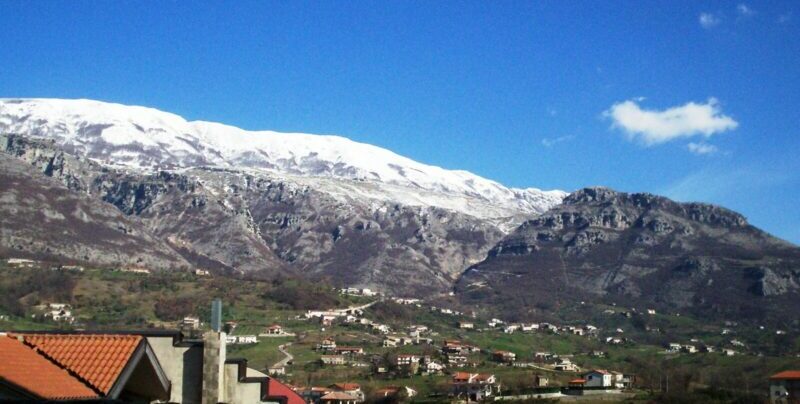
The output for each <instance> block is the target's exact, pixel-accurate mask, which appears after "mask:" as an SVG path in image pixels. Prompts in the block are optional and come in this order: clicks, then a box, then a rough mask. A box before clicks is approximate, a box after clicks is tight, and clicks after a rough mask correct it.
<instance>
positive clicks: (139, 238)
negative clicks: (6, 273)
mask: <svg viewBox="0 0 800 404" xmlns="http://www.w3.org/2000/svg"><path fill="white" fill-rule="evenodd" d="M38 157H41V158H42V159H43V160H42V161H49V162H47V163H45V164H43V165H42V166H41V167H32V166H29V165H26V164H21V163H20V161H19V160H17V159H14V158H12V157H10V156H8V155H5V154H2V153H0V190H2V192H1V193H0V255H2V256H5V257H14V258H32V259H41V260H53V261H59V262H63V263H90V264H94V265H99V266H114V267H140V268H174V269H181V268H183V269H188V268H189V266H190V264H189V262H187V261H186V260H185V259H184V258H183V257H182V256H181V255H180V254H179V253H178V252H177V251H175V250H173V249H172V248H170V246H169V245H167V244H165V243H163V241H162V240H160V239H159V238H158V237H156V236H154V235H153V234H152V233H150V232H149V231H148V230H147V229H146V228H144V227H143V226H142V225H141V224H140V223H138V222H137V221H136V220H131V219H130V218H128V217H126V216H125V215H124V214H122V213H121V212H119V211H118V210H117V209H115V208H114V207H113V206H111V205H107V204H105V203H102V202H100V201H98V200H96V199H93V198H91V197H89V196H87V195H84V194H81V193H77V192H72V191H70V190H69V189H68V188H67V187H66V186H64V185H63V184H62V183H59V182H58V181H56V180H54V179H53V178H49V177H47V176H46V175H44V172H51V173H52V172H53V171H52V168H53V167H54V166H55V165H58V164H60V163H59V162H58V159H59V158H60V157H58V158H57V157H56V155H51V158H50V159H48V158H46V156H43V155H38ZM64 181H66V182H71V181H73V179H70V178H69V177H64Z"/></svg>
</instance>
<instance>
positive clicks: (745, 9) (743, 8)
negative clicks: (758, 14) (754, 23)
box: [736, 3, 755, 17]
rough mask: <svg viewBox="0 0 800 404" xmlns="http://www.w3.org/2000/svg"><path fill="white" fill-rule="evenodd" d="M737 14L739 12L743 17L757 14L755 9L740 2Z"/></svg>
mask: <svg viewBox="0 0 800 404" xmlns="http://www.w3.org/2000/svg"><path fill="white" fill-rule="evenodd" d="M736 14H739V16H741V17H749V16H751V15H753V14H755V11H753V9H752V8H750V7H749V6H748V5H747V4H744V3H739V5H737V6H736Z"/></svg>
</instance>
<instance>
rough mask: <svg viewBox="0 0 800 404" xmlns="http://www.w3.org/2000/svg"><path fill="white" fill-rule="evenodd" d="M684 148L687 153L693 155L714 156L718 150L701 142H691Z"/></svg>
mask: <svg viewBox="0 0 800 404" xmlns="http://www.w3.org/2000/svg"><path fill="white" fill-rule="evenodd" d="M686 148H687V149H689V151H690V152H692V153H694V154H714V153H716V152H717V151H718V150H719V149H717V146H714V145H712V144H708V143H702V142H701V143H694V142H691V143H689V144H687V145H686Z"/></svg>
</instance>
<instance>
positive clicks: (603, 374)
mask: <svg viewBox="0 0 800 404" xmlns="http://www.w3.org/2000/svg"><path fill="white" fill-rule="evenodd" d="M582 378H583V380H586V384H584V386H586V387H612V386H613V382H614V380H613V375H612V374H611V372H609V371H606V370H602V369H596V370H592V371H591V372H587V373H584V374H583V376H582Z"/></svg>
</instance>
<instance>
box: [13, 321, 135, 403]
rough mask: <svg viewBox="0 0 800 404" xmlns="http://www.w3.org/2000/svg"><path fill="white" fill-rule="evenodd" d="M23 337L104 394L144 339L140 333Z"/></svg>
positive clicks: (35, 335)
mask: <svg viewBox="0 0 800 404" xmlns="http://www.w3.org/2000/svg"><path fill="white" fill-rule="evenodd" d="M22 337H23V338H24V341H25V343H26V344H28V345H31V346H33V347H34V348H36V349H38V350H39V351H40V352H42V353H43V354H44V355H46V356H47V357H48V358H50V359H51V360H53V361H54V362H56V363H58V364H59V365H61V366H62V367H64V368H66V369H67V370H69V371H71V372H74V373H75V374H77V375H78V376H80V377H81V378H82V379H83V380H85V381H86V382H88V383H89V384H90V385H92V386H93V387H94V388H96V389H97V390H99V391H101V392H102V393H103V394H108V392H109V391H110V390H111V388H112V387H113V386H114V382H116V381H117V378H119V375H120V373H121V372H122V370H123V369H124V368H125V365H127V364H128V362H129V361H130V359H131V355H132V354H133V352H134V351H135V350H136V348H137V347H138V346H139V344H140V343H141V342H142V336H141V335H92V334H85V335H75V334H71V335H59V334H24V335H22Z"/></svg>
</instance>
